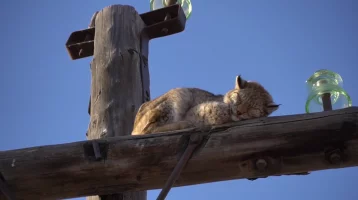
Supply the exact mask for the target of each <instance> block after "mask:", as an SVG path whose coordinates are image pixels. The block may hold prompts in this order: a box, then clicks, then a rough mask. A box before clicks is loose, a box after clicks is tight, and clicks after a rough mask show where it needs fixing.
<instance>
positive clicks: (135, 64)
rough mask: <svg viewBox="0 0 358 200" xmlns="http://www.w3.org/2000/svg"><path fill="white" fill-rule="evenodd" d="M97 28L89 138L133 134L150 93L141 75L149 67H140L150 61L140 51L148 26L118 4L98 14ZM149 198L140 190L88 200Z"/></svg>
mask: <svg viewBox="0 0 358 200" xmlns="http://www.w3.org/2000/svg"><path fill="white" fill-rule="evenodd" d="M95 27H96V29H95V39H94V47H95V48H94V54H93V61H92V63H91V71H92V84H91V118H90V125H89V128H88V132H87V134H88V135H87V137H88V139H89V140H92V139H98V138H107V137H115V136H123V135H130V133H131V131H132V128H133V122H134V117H135V114H136V112H137V110H138V108H139V107H140V105H141V104H142V103H143V101H144V99H145V97H143V94H145V93H147V94H149V91H148V90H149V89H148V88H149V83H148V82H146V83H144V82H143V78H142V75H141V72H142V71H146V72H148V67H147V66H145V65H141V62H142V60H143V59H147V58H148V50H147V49H145V50H144V51H143V50H142V49H141V33H142V30H143V29H144V28H145V24H144V22H143V20H142V19H141V17H140V16H139V14H138V13H137V11H136V10H135V9H134V8H133V7H131V6H118V5H117V6H108V7H106V8H104V9H103V10H101V11H100V12H98V14H97V16H96V17H95ZM143 42H148V41H143ZM145 74H146V75H147V74H148V73H145ZM146 79H147V80H149V77H147V78H146ZM143 84H146V85H145V86H144V85H143ZM143 87H147V88H146V89H145V88H143ZM144 90H146V91H145V93H144V92H143V91H144ZM103 165H106V164H105V163H103ZM99 173H100V172H99ZM146 197H147V192H146V191H138V192H124V193H121V194H111V195H104V196H90V197H87V199H88V200H97V199H100V200H115V199H116V200H117V199H118V200H146Z"/></svg>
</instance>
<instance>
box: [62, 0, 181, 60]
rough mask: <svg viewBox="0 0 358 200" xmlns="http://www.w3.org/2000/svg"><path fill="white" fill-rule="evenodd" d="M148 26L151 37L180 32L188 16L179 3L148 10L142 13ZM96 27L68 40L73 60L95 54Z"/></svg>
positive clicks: (67, 45) (77, 32)
mask: <svg viewBox="0 0 358 200" xmlns="http://www.w3.org/2000/svg"><path fill="white" fill-rule="evenodd" d="M140 17H141V18H142V20H143V22H144V23H145V25H146V27H145V28H144V30H143V31H144V32H145V33H146V34H147V37H148V38H149V40H150V39H154V38H159V37H164V36H168V35H172V34H175V33H179V32H181V31H183V30H184V29H185V23H186V17H185V14H184V11H183V9H182V8H181V6H180V5H179V4H175V5H172V6H168V7H164V8H161V9H157V10H153V11H150V12H146V13H143V14H141V15H140ZM94 37H95V27H93V28H88V29H84V30H80V31H75V32H73V33H71V35H70V37H69V38H68V40H67V42H66V48H67V51H68V53H69V55H70V57H71V59H72V60H76V59H80V58H84V57H88V56H92V55H93V50H94Z"/></svg>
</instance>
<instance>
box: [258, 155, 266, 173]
mask: <svg viewBox="0 0 358 200" xmlns="http://www.w3.org/2000/svg"><path fill="white" fill-rule="evenodd" d="M256 168H257V169H258V170H259V171H264V170H265V169H266V168H267V162H266V160H265V159H263V158H260V159H258V160H257V161H256Z"/></svg>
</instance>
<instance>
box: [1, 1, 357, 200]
mask: <svg viewBox="0 0 358 200" xmlns="http://www.w3.org/2000/svg"><path fill="white" fill-rule="evenodd" d="M112 4H129V5H133V6H134V7H135V8H136V9H137V11H138V12H139V13H143V12H147V11H149V0H136V1H134V0H132V1H129V0H122V1H119V0H118V1H114V0H107V1H104V0H103V1H94V0H76V1H74V0H61V1H51V0H34V1H25V0H21V1H20V0H3V1H2V4H1V5H2V6H1V7H2V11H1V12H0V24H1V28H0V30H1V31H0V38H1V39H2V42H1V45H0V58H1V61H2V66H1V73H0V83H1V84H0V87H1V98H0V110H1V112H0V125H1V133H0V150H9V149H17V148H25V147H31V146H38V145H47V144H60V143H68V142H74V141H79V140H85V139H86V138H85V132H86V129H87V126H88V122H89V116H88V114H87V106H88V98H89V94H90V81H91V80H90V68H89V63H90V61H91V59H92V58H91V57H90V58H86V59H81V60H76V61H72V60H70V58H69V56H68V54H67V51H66V49H65V42H66V40H67V39H68V37H69V35H70V33H71V32H73V31H76V30H80V29H85V28H87V25H88V23H89V21H90V18H91V16H92V14H93V13H94V12H95V11H97V10H100V9H102V8H103V7H105V6H108V5H112ZM357 19H358V1H357V0H270V1H268V0H245V1H244V0H236V1H234V0H231V1H230V0H228V1H213V0H206V1H204V0H193V14H192V16H191V18H190V19H189V21H188V22H187V26H186V30H185V31H184V32H182V33H180V34H177V35H173V36H170V37H165V38H160V39H156V40H153V41H151V42H150V57H149V66H150V75H151V85H150V87H151V94H152V98H154V97H157V96H158V95H161V94H163V93H164V92H166V91H168V90H169V89H171V88H174V87H199V88H202V89H206V90H209V91H211V92H214V93H225V92H226V91H228V90H229V89H231V88H232V87H233V86H234V79H235V76H236V75H238V74H241V75H242V76H243V77H244V78H246V79H249V80H256V81H258V82H260V83H262V84H263V85H264V86H265V87H266V88H267V90H268V91H270V92H271V94H272V95H273V98H274V100H275V101H276V102H277V103H280V104H282V106H281V108H280V109H279V110H278V111H276V112H275V113H274V115H275V116H282V115H291V114H298V113H304V104H305V101H306V98H307V91H306V86H305V80H306V79H307V78H308V77H309V76H310V75H311V74H313V73H314V72H315V71H316V70H318V69H321V68H325V69H330V70H333V71H335V72H337V73H339V74H340V75H341V76H342V77H343V79H344V88H345V89H346V91H347V92H348V93H349V94H350V95H351V97H352V100H353V105H354V106H357V103H356V102H357V100H358V92H357V90H356V89H354V87H355V85H358V78H357V75H358V68H357V65H358V21H357ZM170 49H171V50H172V51H171V52H169V50H170ZM223 170H225V169H223ZM357 185H358V168H347V169H340V170H327V171H320V172H314V173H312V174H311V175H309V176H286V177H274V178H267V179H260V180H256V181H252V182H251V181H248V180H233V181H223V182H217V183H210V184H202V185H195V186H186V187H180V188H174V189H172V190H171V192H170V193H169V195H168V197H167V199H169V200H176V199H178V200H179V199H183V198H184V199H208V200H210V199H245V200H258V199H262V196H263V197H264V198H265V199H267V200H271V199H277V198H279V199H290V200H296V199H297V200H302V199H307V200H311V199H312V200H313V199H322V200H323V199H324V200H340V199H344V200H353V199H358V192H357V189H356V186H357ZM158 194H159V190H153V191H149V192H148V200H154V199H156V196H157V195H158ZM78 199H84V198H78Z"/></svg>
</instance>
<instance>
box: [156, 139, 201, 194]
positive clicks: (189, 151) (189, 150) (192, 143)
mask: <svg viewBox="0 0 358 200" xmlns="http://www.w3.org/2000/svg"><path fill="white" fill-rule="evenodd" d="M202 141H203V136H202V135H198V134H196V135H191V136H190V139H189V144H188V146H187V147H186V149H185V151H184V153H183V155H182V156H181V158H180V160H179V162H178V163H177V165H176V166H175V168H174V170H173V171H172V173H171V174H170V176H169V178H168V180H167V182H166V183H165V185H164V187H163V189H162V191H161V192H160V194H159V196H158V197H157V200H164V199H165V197H166V196H167V195H168V193H169V191H170V189H171V188H172V187H173V185H174V183H175V181H176V180H177V179H178V178H179V176H180V173H181V171H182V170H183V168H184V167H185V165H186V164H187V163H188V161H189V160H190V158H191V156H192V155H193V153H194V151H195V149H196V148H197V147H198V146H199V145H200V144H201V142H202Z"/></svg>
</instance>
